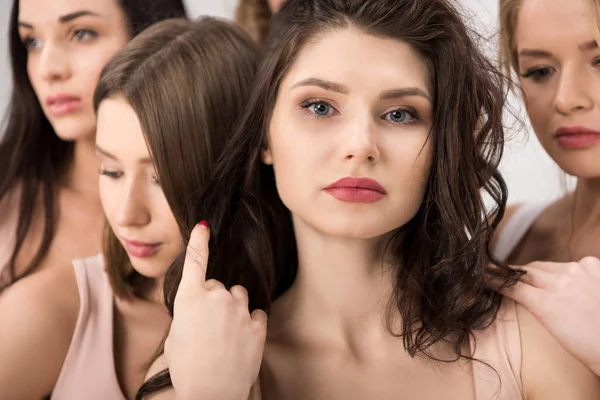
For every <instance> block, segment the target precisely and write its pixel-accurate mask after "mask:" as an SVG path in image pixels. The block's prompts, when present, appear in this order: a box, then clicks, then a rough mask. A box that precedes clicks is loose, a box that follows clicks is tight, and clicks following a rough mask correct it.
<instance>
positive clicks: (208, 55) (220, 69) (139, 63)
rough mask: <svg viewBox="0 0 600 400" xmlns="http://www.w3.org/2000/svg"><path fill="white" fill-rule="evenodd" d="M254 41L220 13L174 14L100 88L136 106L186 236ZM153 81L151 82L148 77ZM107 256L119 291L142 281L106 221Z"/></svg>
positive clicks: (253, 55)
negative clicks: (187, 16) (190, 18)
mask: <svg viewBox="0 0 600 400" xmlns="http://www.w3.org/2000/svg"><path fill="white" fill-rule="evenodd" d="M257 57H258V56H257V50H256V46H255V44H254V43H253V42H252V40H251V39H250V38H249V37H248V35H246V34H245V33H244V32H243V31H242V30H241V29H240V28H238V27H236V26H234V25H233V24H232V23H229V22H226V21H221V20H218V19H214V18H203V19H200V20H198V21H187V20H169V21H164V22H160V23H157V24H155V25H154V26H152V27H150V28H148V29H147V30H145V31H144V32H142V33H141V34H140V35H138V36H137V37H136V38H134V39H133V40H132V41H131V42H130V43H129V44H128V45H127V46H125V48H124V49H122V50H121V51H120V52H119V53H118V54H117V55H116V56H115V57H114V58H113V60H111V61H110V62H109V63H108V65H107V66H106V68H105V70H104V71H103V73H102V76H101V78H100V81H99V83H98V86H97V88H96V92H95V94H94V107H95V109H96V110H97V109H98V107H99V105H100V103H101V102H102V101H103V100H106V99H109V98H114V97H121V98H123V99H124V100H125V101H126V102H127V103H128V104H129V105H130V106H131V107H132V108H133V110H134V111H135V113H136V115H137V116H138V118H139V120H140V124H141V126H142V130H143V132H144V136H145V139H146V142H147V145H148V149H149V151H150V154H151V155H152V159H153V161H154V165H155V168H156V171H157V174H158V177H159V180H160V182H161V188H162V190H163V192H164V193H165V197H166V199H167V202H168V203H169V206H170V208H171V211H172V212H173V214H174V216H175V219H176V221H177V224H178V225H179V229H180V231H181V234H182V236H183V237H184V238H185V239H188V238H189V233H190V232H191V229H192V228H193V227H194V225H195V224H196V223H198V221H199V219H198V214H197V208H196V207H192V206H195V205H196V204H197V202H198V195H199V193H200V191H201V188H202V187H203V186H204V184H205V183H206V182H207V181H208V178H209V171H210V168H211V166H212V165H213V164H214V163H215V162H216V159H217V157H218V155H219V154H220V153H221V150H222V149H223V147H224V145H225V141H226V139H227V138H228V137H229V136H230V135H231V129H232V125H233V122H234V121H235V120H236V117H237V115H238V113H239V112H240V111H241V110H242V109H243V107H244V103H245V100H247V97H248V94H249V92H250V86H251V81H252V79H253V77H254V73H255V70H256V62H257ZM149 82H151V84H149ZM106 230H107V232H106V237H105V242H104V257H105V264H106V265H107V273H108V276H109V278H110V281H111V284H112V287H113V290H114V292H115V294H116V295H118V296H126V295H131V294H135V292H136V284H137V283H138V282H140V281H143V280H144V278H142V277H141V275H139V274H138V273H137V272H135V271H134V270H133V269H132V268H131V264H130V262H129V258H128V256H127V253H126V251H125V249H124V248H123V247H122V246H121V244H120V242H119V240H118V239H117V237H116V236H115V235H114V233H113V232H112V230H111V229H110V227H107V229H106Z"/></svg>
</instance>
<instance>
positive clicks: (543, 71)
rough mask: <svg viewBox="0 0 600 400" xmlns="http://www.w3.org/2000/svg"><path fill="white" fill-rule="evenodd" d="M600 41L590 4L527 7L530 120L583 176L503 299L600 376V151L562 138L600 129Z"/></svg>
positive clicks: (515, 256) (530, 239) (552, 151)
mask: <svg viewBox="0 0 600 400" xmlns="http://www.w3.org/2000/svg"><path fill="white" fill-rule="evenodd" d="M596 35H597V32H596V29H595V26H594V24H593V21H592V19H591V18H590V11H589V9H588V7H587V4H586V2H585V1H584V0H573V1H571V0H553V1H543V0H524V2H523V5H522V8H521V10H520V13H519V18H518V24H517V29H516V36H515V41H516V46H517V53H518V54H519V59H518V61H519V67H520V68H519V71H518V73H519V76H520V78H519V83H520V86H521V89H522V93H523V98H524V101H525V104H526V107H527V112H528V114H529V118H530V120H531V124H532V126H533V129H534V132H535V134H536V136H537V138H538V139H539V141H540V143H541V144H542V146H543V147H544V149H545V150H546V151H547V152H548V154H549V155H550V156H551V157H552V158H553V159H554V161H556V163H557V164H558V165H559V166H560V167H561V169H563V170H564V171H565V172H567V173H568V174H570V175H573V176H575V177H577V187H576V189H575V191H574V192H573V193H571V194H568V195H566V196H564V197H562V198H560V199H559V200H557V201H555V202H554V203H552V204H551V205H550V206H549V207H548V208H546V209H545V210H544V211H543V212H542V214H541V215H540V216H539V217H538V218H537V220H536V221H535V222H534V223H533V225H532V227H531V229H530V230H529V232H528V233H527V234H526V235H525V237H524V239H523V240H522V242H521V243H520V244H519V245H518V246H517V247H516V249H515V251H514V252H513V253H512V254H511V255H510V256H509V258H508V260H507V262H509V263H512V264H516V265H524V264H527V265H526V267H525V268H524V269H525V270H526V271H528V273H529V274H530V277H526V278H525V279H524V280H523V282H522V283H520V284H518V285H517V286H515V287H513V288H511V289H509V290H505V291H504V292H503V293H504V294H505V295H507V296H509V297H511V298H513V299H515V300H517V301H519V302H520V303H522V304H523V305H524V306H525V307H527V308H528V309H529V310H530V311H531V312H532V313H533V314H534V315H535V316H536V317H537V318H538V319H539V321H540V322H542V324H543V325H544V326H545V327H546V328H547V329H548V330H549V331H551V332H552V334H553V335H554V336H555V337H556V338H557V339H558V340H560V342H561V343H562V344H563V346H565V347H566V348H567V349H569V351H571V352H572V354H574V355H575V356H576V357H578V358H579V359H581V360H583V361H584V362H585V363H586V364H587V365H588V366H589V367H590V368H591V369H593V370H594V371H595V372H596V374H597V375H600V343H599V342H598V339H597V337H598V332H600V318H599V317H597V316H598V315H600V313H599V312H600V306H598V304H600V290H599V289H600V274H599V273H598V270H599V269H600V262H599V261H598V260H597V258H592V259H590V258H585V257H586V256H594V257H600V247H599V246H598V239H597V238H598V235H600V163H598V157H600V143H595V144H593V145H591V146H589V147H586V148H582V149H568V148H565V147H563V146H561V145H560V143H559V142H558V141H557V140H556V138H555V136H554V135H555V133H556V131H557V129H558V128H560V127H565V126H584V127H587V128H589V129H593V130H596V131H600V49H599V48H598V46H597V44H596V42H595V41H594V39H595V37H596ZM516 208H518V206H517V207H515V208H513V209H511V210H509V211H508V213H507V217H506V218H505V221H507V220H509V219H510V218H509V217H510V215H511V214H512V213H513V212H514V211H515V210H516ZM503 227H504V226H503V225H501V227H500V231H501V230H502V229H503ZM538 260H539V261H538ZM534 261H535V262H534ZM553 262H554V263H553ZM556 262H558V263H556Z"/></svg>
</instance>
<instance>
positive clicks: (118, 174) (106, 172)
mask: <svg viewBox="0 0 600 400" xmlns="http://www.w3.org/2000/svg"><path fill="white" fill-rule="evenodd" d="M98 172H99V173H100V175H101V176H106V177H107V178H110V179H114V180H117V179H119V178H121V177H122V176H123V173H122V172H119V171H109V170H107V169H105V168H100V169H99V170H98ZM152 183H153V184H155V185H156V186H160V180H159V179H158V177H156V176H152Z"/></svg>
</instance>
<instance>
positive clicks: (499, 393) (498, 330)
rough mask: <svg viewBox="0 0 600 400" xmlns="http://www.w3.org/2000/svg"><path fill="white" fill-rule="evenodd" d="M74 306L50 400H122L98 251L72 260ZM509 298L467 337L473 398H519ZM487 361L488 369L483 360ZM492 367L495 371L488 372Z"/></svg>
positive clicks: (108, 297) (518, 367) (516, 330)
mask: <svg viewBox="0 0 600 400" xmlns="http://www.w3.org/2000/svg"><path fill="white" fill-rule="evenodd" d="M73 268H74V270H75V275H76V278H77V285H78V288H79V298H80V308H79V315H78V317H77V323H76V325H75V331H74V334H73V339H72V340H71V345H70V346H69V350H68V352H67V356H66V358H65V361H64V364H63V367H62V369H61V372H60V375H59V377H58V381H57V383H56V386H55V387H54V391H53V393H52V396H51V399H52V400H81V399H86V400H125V396H124V395H123V393H122V391H121V389H120V386H119V383H118V379H117V374H116V371H115V366H114V353H113V348H114V347H113V307H114V303H113V293H112V289H111V287H110V283H109V281H108V276H107V275H106V273H105V272H104V262H103V258H102V255H98V256H95V257H91V258H86V259H79V260H73ZM520 343H521V342H520V335H519V325H518V320H517V314H516V305H515V303H514V302H512V301H509V300H505V301H503V303H502V306H501V308H500V311H499V313H498V316H497V318H496V320H495V321H494V323H493V324H492V325H491V326H490V327H489V328H487V329H485V330H482V331H475V332H474V333H473V336H472V338H471V341H470V346H471V353H472V354H473V357H474V358H475V359H477V360H479V361H478V362H474V364H473V371H474V382H475V393H476V399H477V400H517V399H522V398H523V396H522V385H521V377H520V375H521V345H520ZM483 363H487V364H489V365H491V366H492V367H493V368H494V369H492V368H490V367H488V366H487V365H485V364H483ZM494 370H495V371H494Z"/></svg>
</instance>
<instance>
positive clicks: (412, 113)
mask: <svg viewBox="0 0 600 400" xmlns="http://www.w3.org/2000/svg"><path fill="white" fill-rule="evenodd" d="M316 104H326V105H327V106H328V107H330V108H332V109H333V110H335V111H336V112H338V111H337V110H336V109H335V107H333V106H332V105H331V104H329V103H328V102H327V101H326V100H322V99H310V100H306V101H304V102H302V103H300V107H302V111H303V112H304V113H306V114H307V115H308V116H311V117H313V118H317V119H321V118H328V117H330V116H329V115H318V114H315V113H314V112H312V111H311V110H310V107H312V106H314V105H316ZM395 111H402V112H405V113H407V114H408V115H409V116H410V118H411V119H410V120H409V121H407V122H396V121H391V120H388V119H385V120H386V121H388V122H390V123H392V124H394V125H411V124H414V123H416V122H418V121H419V120H420V117H419V113H418V112H417V110H415V109H414V108H412V107H401V108H397V109H394V110H392V111H389V112H387V113H385V114H384V115H389V114H391V113H393V112H395Z"/></svg>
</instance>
